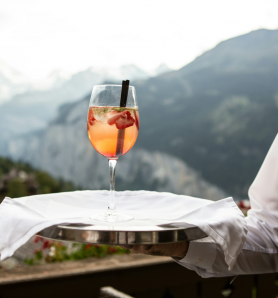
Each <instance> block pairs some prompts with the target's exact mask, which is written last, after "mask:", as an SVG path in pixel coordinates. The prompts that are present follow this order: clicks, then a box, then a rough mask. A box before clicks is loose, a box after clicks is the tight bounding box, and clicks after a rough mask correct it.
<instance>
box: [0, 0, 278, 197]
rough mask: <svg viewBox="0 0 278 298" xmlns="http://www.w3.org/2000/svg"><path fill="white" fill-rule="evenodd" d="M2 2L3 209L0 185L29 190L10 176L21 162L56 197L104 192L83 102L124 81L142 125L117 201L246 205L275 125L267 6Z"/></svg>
mask: <svg viewBox="0 0 278 298" xmlns="http://www.w3.org/2000/svg"><path fill="white" fill-rule="evenodd" d="M1 3H2V5H1V10H0V41H1V51H0V134H1V138H0V156H1V157H2V158H3V159H1V169H0V175H2V178H0V179H1V182H0V190H1V193H2V197H3V196H4V195H10V196H13V197H14V196H15V194H13V193H12V194H11V193H10V192H11V190H9V189H10V188H11V187H10V186H9V183H10V182H8V180H9V177H10V178H11V177H14V178H13V179H16V180H17V183H20V181H21V182H24V179H27V177H26V175H25V176H24V174H23V176H24V177H25V178H23V176H22V175H21V176H20V175H19V173H17V174H16V173H15V172H13V173H11V172H10V171H11V170H13V169H14V168H17V164H16V162H18V161H21V162H23V163H27V164H28V165H29V168H28V169H29V170H28V171H26V170H24V169H21V171H23V172H24V171H25V172H26V173H28V174H31V173H32V171H37V170H40V171H43V172H45V173H47V174H48V175H50V176H51V177H52V178H53V179H58V180H59V179H62V180H63V181H66V182H65V183H68V184H67V185H66V186H65V185H64V186H63V187H61V188H59V190H60V191H63V190H66V189H67V187H69V190H71V189H72V187H73V188H75V189H76V188H79V189H108V187H109V185H108V182H109V181H108V180H109V179H108V167H107V164H106V163H107V161H106V158H104V157H102V156H100V155H99V154H98V153H97V152H96V151H95V150H94V149H93V148H92V147H91V145H90V142H89V140H88V137H87V132H86V117H87V109H88V104H89V98H90V93H91V90H92V88H93V86H94V85H95V84H100V83H103V82H106V83H118V84H119V83H121V80H123V79H130V80H131V84H132V85H134V86H135V87H136V90H137V96H138V104H139V111H140V124H141V126H140V133H139V137H138V140H137V142H136V145H135V146H134V148H133V149H132V150H131V151H130V152H129V153H128V154H127V155H126V156H124V157H122V158H120V160H119V163H118V167H117V175H116V179H117V181H116V186H117V189H118V190H125V189H149V190H158V191H170V192H174V193H179V194H188V195H192V196H197V197H202V198H208V199H213V200H216V199H220V198H223V197H224V196H226V195H229V196H233V197H234V198H235V199H246V198H247V190H248V187H249V186H250V183H251V182H252V180H253V179H254V177H255V175H256V173H257V171H258V169H259V167H260V165H261V163H262V161H263V159H264V156H265V154H266V152H267V150H268V148H269V146H270V144H271V142H272V140H273V138H274V137H275V135H276V133H277V127H278V117H277V111H278V83H277V79H278V31H277V28H278V21H277V20H278V9H277V8H278V4H277V2H276V1H270V0H268V1H244V3H242V1H215V0H213V1H209V2H208V1H194V2H193V1H189V2H188V1H187V2H185V1H178V0H175V1H171V2H170V1H163V2H160V1H151V2H147V1H133V2H132V4H131V3H130V2H128V1H109V0H104V1H101V2H99V1H89V0H88V1H87V0H81V1H78V2H77V1H75V0H67V1H63V0H59V1H56V0H55V1H54V0H53V1H35V0H24V1H17V0H2V1H1ZM7 158H8V159H9V162H8V161H7ZM8 164H9V166H8ZM21 174H22V173H21ZM7 175H8V176H7ZM35 176H36V175H35ZM35 178H36V177H35ZM35 178H34V179H35ZM35 180H36V182H38V183H42V182H39V181H37V179H35ZM41 180H42V179H41ZM24 183H25V184H26V182H24ZM57 183H58V184H59V182H57ZM63 183H64V182H63ZM63 183H62V184H63ZM69 183H71V184H72V185H70V186H69ZM27 184H28V183H27ZM29 184H30V183H29ZM31 188H32V187H31ZM33 188H34V185H33ZM47 188H48V189H49V191H50V189H51V187H50V188H49V187H43V186H42V187H40V186H37V192H45V191H46V189H47ZM43 189H44V190H43ZM57 189H58V188H57ZM52 190H53V189H52ZM34 191H35V190H34V189H33V190H28V189H27V190H24V193H22V194H21V193H18V194H16V196H21V195H24V194H26V192H27V193H30V192H31V193H32V192H34Z"/></svg>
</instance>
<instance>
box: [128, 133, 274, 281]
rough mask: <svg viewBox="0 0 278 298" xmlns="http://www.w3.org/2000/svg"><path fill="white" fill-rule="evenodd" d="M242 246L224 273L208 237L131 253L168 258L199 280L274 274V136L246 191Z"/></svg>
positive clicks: (219, 253)
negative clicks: (245, 230) (248, 206)
mask: <svg viewBox="0 0 278 298" xmlns="http://www.w3.org/2000/svg"><path fill="white" fill-rule="evenodd" d="M249 197H250V203H251V210H249V212H248V216H247V218H246V219H247V223H248V234H247V239H246V242H245V244H244V246H243V249H242V251H241V253H240V254H239V256H238V258H237V261H236V263H235V265H234V267H233V268H232V269H231V270H228V265H227V263H226V262H225V259H224V254H223V251H222V249H221V248H220V247H219V246H218V245H217V244H216V243H215V242H213V240H212V239H211V238H209V237H207V238H204V239H201V240H197V241H192V242H190V244H189V246H188V243H180V244H179V243H178V244H173V245H171V244H169V245H168V246H165V245H164V246H160V245H156V246H152V247H144V246H138V247H133V248H132V249H131V251H132V252H137V253H138V252H139V253H146V254H152V255H166V256H172V257H173V259H174V260H175V261H176V262H178V263H179V264H181V265H182V266H184V267H186V268H188V269H192V270H195V271H196V272H197V273H198V274H199V275H201V276H202V277H220V276H230V275H239V274H256V273H258V274H259V273H270V272H278V135H277V137H276V139H275V140H274V142H273V144H272V146H271V148H270V150H269V152H268V154H267V156H266V158H265V160H264V163H263V165H262V167H261V169H260V171H259V173H258V175H257V177H256V179H255V180H254V182H253V184H252V185H251V187H250V189H249Z"/></svg>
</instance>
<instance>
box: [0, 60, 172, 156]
mask: <svg viewBox="0 0 278 298" xmlns="http://www.w3.org/2000/svg"><path fill="white" fill-rule="evenodd" d="M3 65H4V64H0V86H1V87H0V104H1V90H2V94H3V92H4V89H5V90H13V92H14V94H15V95H14V96H13V98H12V99H10V100H8V98H5V100H6V101H5V102H4V103H3V104H2V105H1V106H0V131H2V134H1V139H2V143H3V142H7V141H8V140H9V139H11V138H14V137H16V136H17V135H21V134H24V133H29V132H31V131H34V130H38V129H41V128H45V127H46V126H47V124H48V123H49V122H50V121H51V120H53V119H54V118H55V116H56V115H57V112H58V107H59V106H60V105H61V104H63V103H68V102H72V101H76V100H78V99H80V98H82V97H84V96H85V95H87V94H88V93H90V92H91V91H92V88H93V86H94V85H96V84H100V83H101V82H103V81H107V80H113V81H115V80H119V81H120V80H121V78H130V79H131V80H142V79H146V78H149V77H150V76H152V75H156V74H159V73H163V72H165V71H168V70H170V69H169V68H168V67H167V66H166V65H160V66H159V67H158V68H157V69H155V70H154V71H153V73H148V72H146V71H144V70H142V69H140V68H139V67H137V66H135V65H133V64H130V65H123V66H121V67H120V68H110V69H107V68H92V67H91V68H88V69H86V70H84V71H80V72H78V73H76V74H73V75H68V74H64V73H63V72H61V71H54V72H53V73H51V74H50V75H49V76H48V77H47V79H46V80H45V81H44V85H43V86H32V87H30V88H29V89H30V90H29V91H27V92H19V91H23V90H24V89H22V88H23V87H22V86H21V85H20V84H18V85H16V81H15V78H17V76H16V75H15V74H17V73H16V72H15V71H13V74H14V75H13V77H12V76H11V75H8V70H9V73H11V72H12V69H11V68H8V67H5V68H4V67H2V66H3ZM4 75H5V76H4ZM18 76H19V74H18ZM4 78H5V80H4ZM8 78H9V79H8ZM20 78H22V77H20ZM12 82H14V84H12ZM20 88H21V89H20ZM38 88H39V89H38ZM7 92H8V91H7ZM16 92H17V94H16ZM12 94H13V93H12V91H9V96H11V95H12ZM7 95H8V94H7ZM2 100H3V101H4V98H2ZM1 147H2V148H3V146H1V144H0V148H1ZM0 151H2V150H1V149H0Z"/></svg>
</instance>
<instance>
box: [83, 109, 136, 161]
mask: <svg viewBox="0 0 278 298" xmlns="http://www.w3.org/2000/svg"><path fill="white" fill-rule="evenodd" d="M87 130H88V136H89V139H90V142H91V144H92V145H93V146H94V148H95V149H96V150H97V151H98V152H99V153H100V154H102V155H104V156H106V157H108V158H118V157H119V156H121V155H124V154H125V153H127V152H128V151H129V150H130V149H131V148H132V147H133V145H134V143H135V141H136V139H137V136H138V132H139V113H138V109H136V108H128V107H124V108H123V107H109V106H107V107H90V108H89V112H88V120H87ZM119 142H121V144H122V147H121V150H119Z"/></svg>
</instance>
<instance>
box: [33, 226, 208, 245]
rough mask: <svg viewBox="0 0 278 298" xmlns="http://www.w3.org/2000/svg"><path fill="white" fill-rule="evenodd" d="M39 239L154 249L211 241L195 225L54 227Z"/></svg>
mask: <svg viewBox="0 0 278 298" xmlns="http://www.w3.org/2000/svg"><path fill="white" fill-rule="evenodd" d="M38 235H39V236H41V237H44V238H47V239H51V240H60V241H69V242H77V243H86V244H100V245H103V244H104V245H153V244H163V243H164V244H166V243H175V242H182V241H192V240H198V239H201V238H205V237H207V235H206V233H204V232H203V231H202V230H201V229H200V228H198V227H196V226H192V225H188V227H187V228H184V227H174V226H173V227H170V226H169V225H157V226H149V229H146V227H142V229H141V230H140V229H139V230H132V228H131V229H129V230H128V229H125V228H122V229H119V227H118V229H117V227H116V228H113V229H111V228H110V229H109V227H107V229H106V228H104V229H100V228H98V226H97V225H80V224H71V225H63V224H60V225H54V226H51V227H48V228H46V229H44V230H42V231H40V232H39V233H38Z"/></svg>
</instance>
